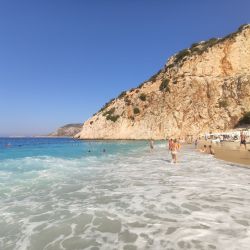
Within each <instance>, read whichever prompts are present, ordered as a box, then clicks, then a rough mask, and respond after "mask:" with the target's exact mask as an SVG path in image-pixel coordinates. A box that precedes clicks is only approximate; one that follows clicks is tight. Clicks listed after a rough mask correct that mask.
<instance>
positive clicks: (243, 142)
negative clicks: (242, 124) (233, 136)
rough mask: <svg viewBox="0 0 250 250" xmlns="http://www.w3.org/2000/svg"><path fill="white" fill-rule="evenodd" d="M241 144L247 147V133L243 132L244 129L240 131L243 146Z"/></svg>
mask: <svg viewBox="0 0 250 250" xmlns="http://www.w3.org/2000/svg"><path fill="white" fill-rule="evenodd" d="M241 145H244V146H245V149H247V145H246V135H245V134H244V133H243V131H241V132H240V147H241Z"/></svg>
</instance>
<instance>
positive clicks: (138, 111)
mask: <svg viewBox="0 0 250 250" xmlns="http://www.w3.org/2000/svg"><path fill="white" fill-rule="evenodd" d="M139 113H140V109H139V108H137V107H135V108H134V114H135V115H136V114H139Z"/></svg>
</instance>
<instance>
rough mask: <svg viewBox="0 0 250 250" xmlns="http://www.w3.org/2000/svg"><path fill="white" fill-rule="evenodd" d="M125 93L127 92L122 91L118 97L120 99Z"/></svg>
mask: <svg viewBox="0 0 250 250" xmlns="http://www.w3.org/2000/svg"><path fill="white" fill-rule="evenodd" d="M126 93H127V92H126V91H122V92H121V94H120V95H119V96H118V98H119V99H121V98H122V97H124V96H125V95H126Z"/></svg>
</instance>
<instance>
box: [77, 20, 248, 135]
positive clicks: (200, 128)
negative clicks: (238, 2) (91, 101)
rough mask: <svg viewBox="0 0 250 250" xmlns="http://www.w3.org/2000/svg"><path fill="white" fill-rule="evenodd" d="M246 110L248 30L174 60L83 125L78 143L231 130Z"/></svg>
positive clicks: (194, 48)
mask: <svg viewBox="0 0 250 250" xmlns="http://www.w3.org/2000/svg"><path fill="white" fill-rule="evenodd" d="M248 111H250V25H249V24H248V25H244V26H241V27H240V28H239V29H238V31H237V32H235V33H232V34H230V35H228V36H226V37H224V38H221V39H214V38H213V39H210V40H208V41H206V42H200V43H197V44H193V45H192V46H191V47H190V48H189V49H186V50H183V51H180V52H179V53H178V54H176V55H174V56H172V57H171V58H170V59H169V60H168V62H167V63H166V65H165V66H164V67H163V68H162V69H161V70H160V71H159V72H158V73H157V74H156V75H154V76H152V77H151V78H150V79H149V80H148V81H146V82H144V83H143V84H141V85H140V86H139V87H137V88H134V89H131V90H129V91H126V92H123V93H121V95H120V96H119V97H117V98H116V99H114V100H111V101H110V102H109V103H107V104H106V105H105V106H104V107H103V108H102V109H101V110H100V111H99V112H98V113H96V114H95V115H94V116H93V117H92V118H90V119H89V120H87V121H86V122H85V123H84V125H83V127H82V130H81V132H79V133H78V134H77V135H76V136H75V137H76V138H79V139H148V138H153V139H163V138H166V137H170V136H171V137H185V136H189V135H193V136H197V135H199V134H201V133H204V132H210V131H212V132H219V131H225V130H228V129H231V128H233V127H234V126H235V125H236V124H237V123H238V122H239V120H240V118H241V117H242V116H243V115H244V114H245V113H246V112H248Z"/></svg>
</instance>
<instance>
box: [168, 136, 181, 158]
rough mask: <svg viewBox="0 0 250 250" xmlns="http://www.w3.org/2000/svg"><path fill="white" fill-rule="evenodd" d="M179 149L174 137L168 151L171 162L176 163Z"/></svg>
mask: <svg viewBox="0 0 250 250" xmlns="http://www.w3.org/2000/svg"><path fill="white" fill-rule="evenodd" d="M179 149H180V145H179V143H177V140H176V139H175V140H174V141H173V142H172V144H171V145H170V151H171V156H172V161H171V163H177V153H178V151H179Z"/></svg>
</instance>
